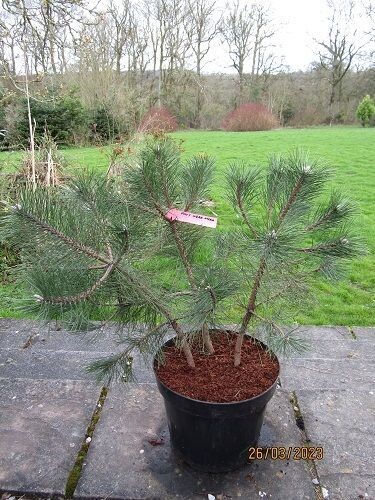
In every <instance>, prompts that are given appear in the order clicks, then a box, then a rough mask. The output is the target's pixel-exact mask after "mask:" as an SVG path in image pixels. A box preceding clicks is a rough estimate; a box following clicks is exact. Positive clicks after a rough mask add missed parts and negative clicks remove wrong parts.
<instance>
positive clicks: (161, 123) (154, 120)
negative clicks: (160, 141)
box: [138, 106, 178, 133]
mask: <svg viewBox="0 0 375 500" xmlns="http://www.w3.org/2000/svg"><path fill="white" fill-rule="evenodd" d="M177 129H178V123H177V120H176V118H175V117H174V116H173V115H172V114H171V112H170V111H168V109H167V108H165V107H160V108H159V107H157V106H154V107H152V108H151V109H150V110H149V111H148V112H147V113H146V115H145V116H144V117H143V120H142V122H141V124H140V126H139V129H138V130H139V132H145V133H155V132H156V133H158V132H174V131H175V130H177Z"/></svg>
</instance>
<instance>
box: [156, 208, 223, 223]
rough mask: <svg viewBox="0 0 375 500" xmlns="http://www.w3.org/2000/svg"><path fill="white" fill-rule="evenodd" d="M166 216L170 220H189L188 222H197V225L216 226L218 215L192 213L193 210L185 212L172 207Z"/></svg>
mask: <svg viewBox="0 0 375 500" xmlns="http://www.w3.org/2000/svg"><path fill="white" fill-rule="evenodd" d="M165 217H166V218H167V219H168V220H170V221H173V220H178V221H179V222H187V223H188V224H196V225H197V226H205V227H212V228H215V227H216V224H217V218H216V217H208V216H207V215H201V214H192V213H191V212H183V211H182V210H178V209H177V208H171V209H170V210H169V211H168V212H167V213H166V214H165Z"/></svg>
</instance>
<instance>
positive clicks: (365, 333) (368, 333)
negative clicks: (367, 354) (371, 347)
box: [353, 326, 375, 342]
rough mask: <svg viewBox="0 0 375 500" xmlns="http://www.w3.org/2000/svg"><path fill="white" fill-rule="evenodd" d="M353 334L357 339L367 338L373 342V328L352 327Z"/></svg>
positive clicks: (374, 338)
mask: <svg viewBox="0 0 375 500" xmlns="http://www.w3.org/2000/svg"><path fill="white" fill-rule="evenodd" d="M353 331H354V334H355V335H356V337H357V339H358V340H369V341H371V342H375V328H363V327H360V326H355V327H353Z"/></svg>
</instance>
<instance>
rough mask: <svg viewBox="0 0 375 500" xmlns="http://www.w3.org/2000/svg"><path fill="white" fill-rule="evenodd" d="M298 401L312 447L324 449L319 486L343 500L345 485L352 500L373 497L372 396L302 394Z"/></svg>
mask: <svg viewBox="0 0 375 500" xmlns="http://www.w3.org/2000/svg"><path fill="white" fill-rule="evenodd" d="M297 397H298V403H299V407H300V410H301V413H302V415H303V416H304V423H305V426H306V432H307V435H308V437H309V439H310V440H311V442H312V445H314V446H324V453H325V457H324V459H323V460H321V461H320V460H319V461H316V467H317V470H318V475H319V477H320V479H321V483H322V484H323V485H324V486H326V487H327V488H328V486H329V488H330V489H331V492H332V495H335V498H346V497H345V496H343V493H344V491H343V486H344V484H345V483H346V484H347V486H348V487H349V488H350V489H347V490H346V493H348V492H351V493H352V494H353V497H354V494H355V493H357V498H358V495H361V494H362V495H365V493H367V494H368V495H369V496H370V497H373V496H375V469H374V462H375V436H374V422H375V392H374V391H363V390H361V389H358V390H353V389H351V390H343V391H331V390H327V391H324V390H315V391H303V390H302V391H297ZM344 478H347V479H346V480H345V481H344ZM350 478H351V480H349V479H350ZM338 479H340V482H341V483H342V486H341V487H339V486H338V484H337V485H336V481H338ZM340 495H341V496H340Z"/></svg>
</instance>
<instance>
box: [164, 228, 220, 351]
mask: <svg viewBox="0 0 375 500" xmlns="http://www.w3.org/2000/svg"><path fill="white" fill-rule="evenodd" d="M175 224H176V223H175V222H174V221H171V222H169V225H170V228H171V231H172V234H173V237H174V240H175V242H176V246H177V249H178V252H179V254H180V257H181V260H182V263H183V265H184V267H185V271H186V275H187V278H188V281H189V284H190V286H191V288H192V289H193V290H196V289H197V284H196V281H195V278H194V274H193V270H192V268H191V265H190V262H189V259H188V256H187V253H186V249H185V246H184V243H183V241H182V240H181V238H180V235H179V234H178V231H177V229H176V225H175ZM202 336H203V343H204V345H205V346H206V349H207V351H208V353H209V354H213V353H214V352H215V350H214V346H213V345H212V341H211V338H210V333H209V331H208V326H207V323H204V324H203V326H202Z"/></svg>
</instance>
